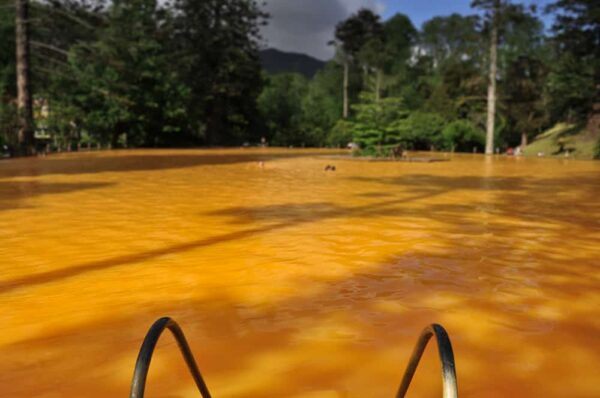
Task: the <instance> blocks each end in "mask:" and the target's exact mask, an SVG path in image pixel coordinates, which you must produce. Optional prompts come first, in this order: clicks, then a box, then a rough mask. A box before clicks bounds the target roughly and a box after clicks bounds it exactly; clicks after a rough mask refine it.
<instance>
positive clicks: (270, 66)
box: [260, 48, 325, 78]
mask: <svg viewBox="0 0 600 398" xmlns="http://www.w3.org/2000/svg"><path fill="white" fill-rule="evenodd" d="M260 60H261V63H262V65H263V68H264V69H265V70H266V71H267V72H269V73H288V72H295V73H299V74H301V75H304V76H305V77H307V78H312V77H313V76H314V75H315V74H316V73H317V72H318V71H319V70H320V69H322V68H323V67H324V66H325V62H323V61H321V60H318V59H316V58H313V57H311V56H308V55H306V54H298V53H288V52H284V51H280V50H277V49H274V48H269V49H267V50H263V51H261V52H260Z"/></svg>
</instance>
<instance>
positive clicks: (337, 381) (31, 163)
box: [0, 150, 600, 398]
mask: <svg viewBox="0 0 600 398" xmlns="http://www.w3.org/2000/svg"><path fill="white" fill-rule="evenodd" d="M320 154H321V155H322V154H323V152H322V153H320ZM317 155H319V154H317V153H315V152H314V151H312V152H311V151H283V150H279V151H278V150H228V151H125V152H112V153H110V152H107V153H96V154H81V155H78V154H73V155H63V156H54V157H48V158H45V159H33V160H31V159H29V160H16V161H3V162H0V258H1V259H2V266H1V268H0V304H1V308H2V310H1V311H0V325H2V326H1V333H0V396H2V397H12V398H18V397H125V396H127V395H128V392H129V382H130V378H131V374H132V370H133V364H134V362H135V359H136V355H137V351H138V349H139V345H140V343H141V339H142V338H143V336H144V334H145V333H146V330H147V328H148V327H149V326H150V325H151V323H152V322H153V321H154V320H155V319H156V318H158V317H160V316H164V315H170V316H172V317H174V318H175V319H176V320H177V321H178V322H179V323H180V324H181V325H182V327H183V329H184V330H185V332H186V334H187V336H188V339H189V340H190V343H191V346H192V349H193V351H194V352H195V355H196V357H197V359H198V361H199V363H200V367H201V369H202V371H203V373H204V376H205V378H206V381H207V384H208V386H209V388H210V389H211V390H212V392H213V395H214V396H215V397H216V398H219V397H229V398H234V397H235V398H241V397H296V398H298V397H312V398H316V397H320V398H321V397H392V396H393V395H394V393H395V391H396V389H397V386H398V383H399V381H400V378H401V375H402V372H403V371H404V367H405V365H406V361H407V360H408V357H409V355H410V352H411V350H412V347H413V345H414V343H415V341H416V338H417V336H418V334H419V332H420V330H421V329H422V328H423V327H424V326H426V325H427V324H429V323H432V322H439V323H442V324H443V325H445V326H446V328H447V329H448V331H449V333H450V336H451V338H452V339H453V343H454V346H455V347H454V348H455V355H456V358H457V369H458V377H459V388H460V392H461V395H462V396H463V397H594V396H595V397H597V396H599V394H600V338H599V336H600V200H599V198H600V163H593V162H579V161H560V160H537V159H534V160H525V159H487V160H486V159H484V158H483V157H471V156H462V157H455V158H453V159H452V161H450V162H446V163H432V164H422V163H368V162H357V161H344V160H335V161H334V160H331V159H324V158H319V157H318V156H317ZM261 159H262V160H265V163H264V168H262V167H260V165H259V163H258V161H259V160H261ZM328 163H335V165H336V166H337V171H336V172H334V173H325V172H324V171H323V169H324V166H325V165H326V164H328ZM440 379H441V378H440V374H439V365H438V362H437V359H436V353H435V348H434V346H430V347H429V349H428V351H427V353H426V356H425V358H424V363H423V364H422V367H420V368H419V370H418V373H417V377H416V379H415V381H414V384H413V387H412V389H411V394H412V395H411V396H412V397H417V396H419V397H439V396H441V380H440ZM147 396H150V397H196V396H198V395H197V393H196V392H195V390H194V385H193V383H192V381H191V380H190V378H189V376H188V375H187V371H186V369H185V365H184V364H183V361H182V360H181V359H180V357H179V352H178V351H177V349H176V346H175V343H174V342H173V340H172V339H171V338H170V336H169V337H167V338H165V339H164V340H163V341H162V342H161V343H160V345H159V349H158V350H157V353H156V357H155V360H154V362H153V366H152V369H151V372H150V376H149V386H148V389H147Z"/></svg>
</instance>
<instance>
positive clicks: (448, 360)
mask: <svg viewBox="0 0 600 398" xmlns="http://www.w3.org/2000/svg"><path fill="white" fill-rule="evenodd" d="M165 329H169V330H170V331H171V333H172V334H173V337H175V340H176V341H177V345H178V347H179V350H180V351H181V353H182V354H183V359H184V360H185V363H186V364H187V366H188V369H189V370H190V373H191V374H192V377H193V379H194V382H195V383H196V386H197V387H198V391H199V392H200V395H201V396H202V398H211V395H210V392H209V391H208V387H206V383H205V382H204V379H203V378H202V375H201V374H200V370H199V369H198V365H197V364H196V361H195V359H194V355H193V354H192V351H191V350H190V346H189V345H188V343H187V340H186V339H185V336H184V334H183V331H182V330H181V328H180V327H179V325H178V324H177V322H175V321H174V320H173V319H171V318H161V319H159V320H158V321H156V322H154V324H153V325H152V327H151V328H150V330H149V331H148V333H147V334H146V337H145V338H144V342H143V343H142V347H141V348H140V353H139V354H138V357H137V361H136V363H135V370H134V372H133V380H132V382H131V393H130V394H129V397H130V398H143V397H144V391H145V388H146V378H147V376H148V371H149V370H150V362H151V361H152V355H153V354H154V349H155V348H156V343H157V342H158V340H159V339H160V337H161V335H162V333H163V332H164V330H165ZM433 336H435V338H436V341H437V346H438V353H439V356H440V360H441V362H442V381H443V388H444V395H443V397H444V398H457V397H458V388H457V382H456V367H455V364H454V353H453V351H452V344H451V343H450V338H449V337H448V333H447V332H446V330H445V329H444V328H443V327H442V326H441V325H437V324H433V325H430V326H428V327H426V328H425V329H424V330H423V332H422V333H421V336H420V337H419V340H418V341H417V345H416V346H415V349H414V351H413V353H412V356H411V358H410V360H409V362H408V366H407V367H406V371H405V372H404V376H403V377H402V382H401V383H400V388H399V389H398V393H397V394H396V398H404V396H405V395H406V392H407V391H408V388H409V387H410V383H411V381H412V379H413V376H414V374H415V371H416V370H417V367H418V366H419V362H420V360H421V357H422V356H423V352H424V351H425V348H426V347H427V344H428V343H429V340H430V339H431V337H433Z"/></svg>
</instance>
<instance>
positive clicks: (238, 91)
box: [174, 0, 267, 145]
mask: <svg viewBox="0 0 600 398" xmlns="http://www.w3.org/2000/svg"><path fill="white" fill-rule="evenodd" d="M175 10H176V18H175V46H176V47H175V48H176V53H175V54H174V57H175V58H174V59H176V60H177V64H178V68H180V69H181V71H182V76H183V79H184V81H185V82H186V83H187V86H188V87H189V88H190V89H191V97H190V102H189V105H188V107H187V112H188V114H189V115H192V119H193V120H196V121H198V122H197V123H196V125H195V126H192V127H193V128H194V129H197V130H203V131H204V136H205V142H206V143H207V144H209V145H215V144H220V145H223V144H232V143H236V144H239V143H241V142H243V141H245V140H246V139H248V138H256V135H257V134H259V133H260V132H259V131H257V126H258V123H257V122H258V120H257V118H256V115H257V114H258V112H257V104H256V99H257V98H258V96H259V94H260V92H261V89H262V84H263V81H262V75H261V66H260V60H259V54H258V48H259V47H258V45H259V41H260V32H259V29H260V26H261V25H262V24H263V23H264V21H265V18H266V17H267V15H266V14H264V13H263V12H262V11H261V10H260V8H259V5H258V3H257V2H256V1H254V0H207V1H195V0H177V1H175Z"/></svg>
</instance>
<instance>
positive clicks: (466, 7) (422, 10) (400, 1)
mask: <svg viewBox="0 0 600 398" xmlns="http://www.w3.org/2000/svg"><path fill="white" fill-rule="evenodd" d="M552 2H554V0H523V1H521V3H525V4H528V5H529V4H535V5H537V6H538V9H543V8H544V7H545V6H546V5H548V4H550V3H552ZM382 3H383V5H384V9H385V11H384V13H383V14H384V17H385V18H389V17H390V16H392V15H394V14H395V13H398V12H401V13H403V14H406V15H408V16H409V17H410V19H411V20H412V21H413V23H414V24H415V26H416V27H420V26H421V24H422V23H423V22H425V21H427V20H428V19H431V18H432V17H434V16H438V15H449V14H452V13H454V12H457V13H459V14H471V13H473V10H472V9H471V7H470V4H471V0H385V1H382ZM544 20H545V22H546V25H548V24H549V23H551V20H550V18H549V17H547V16H545V18H544Z"/></svg>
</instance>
